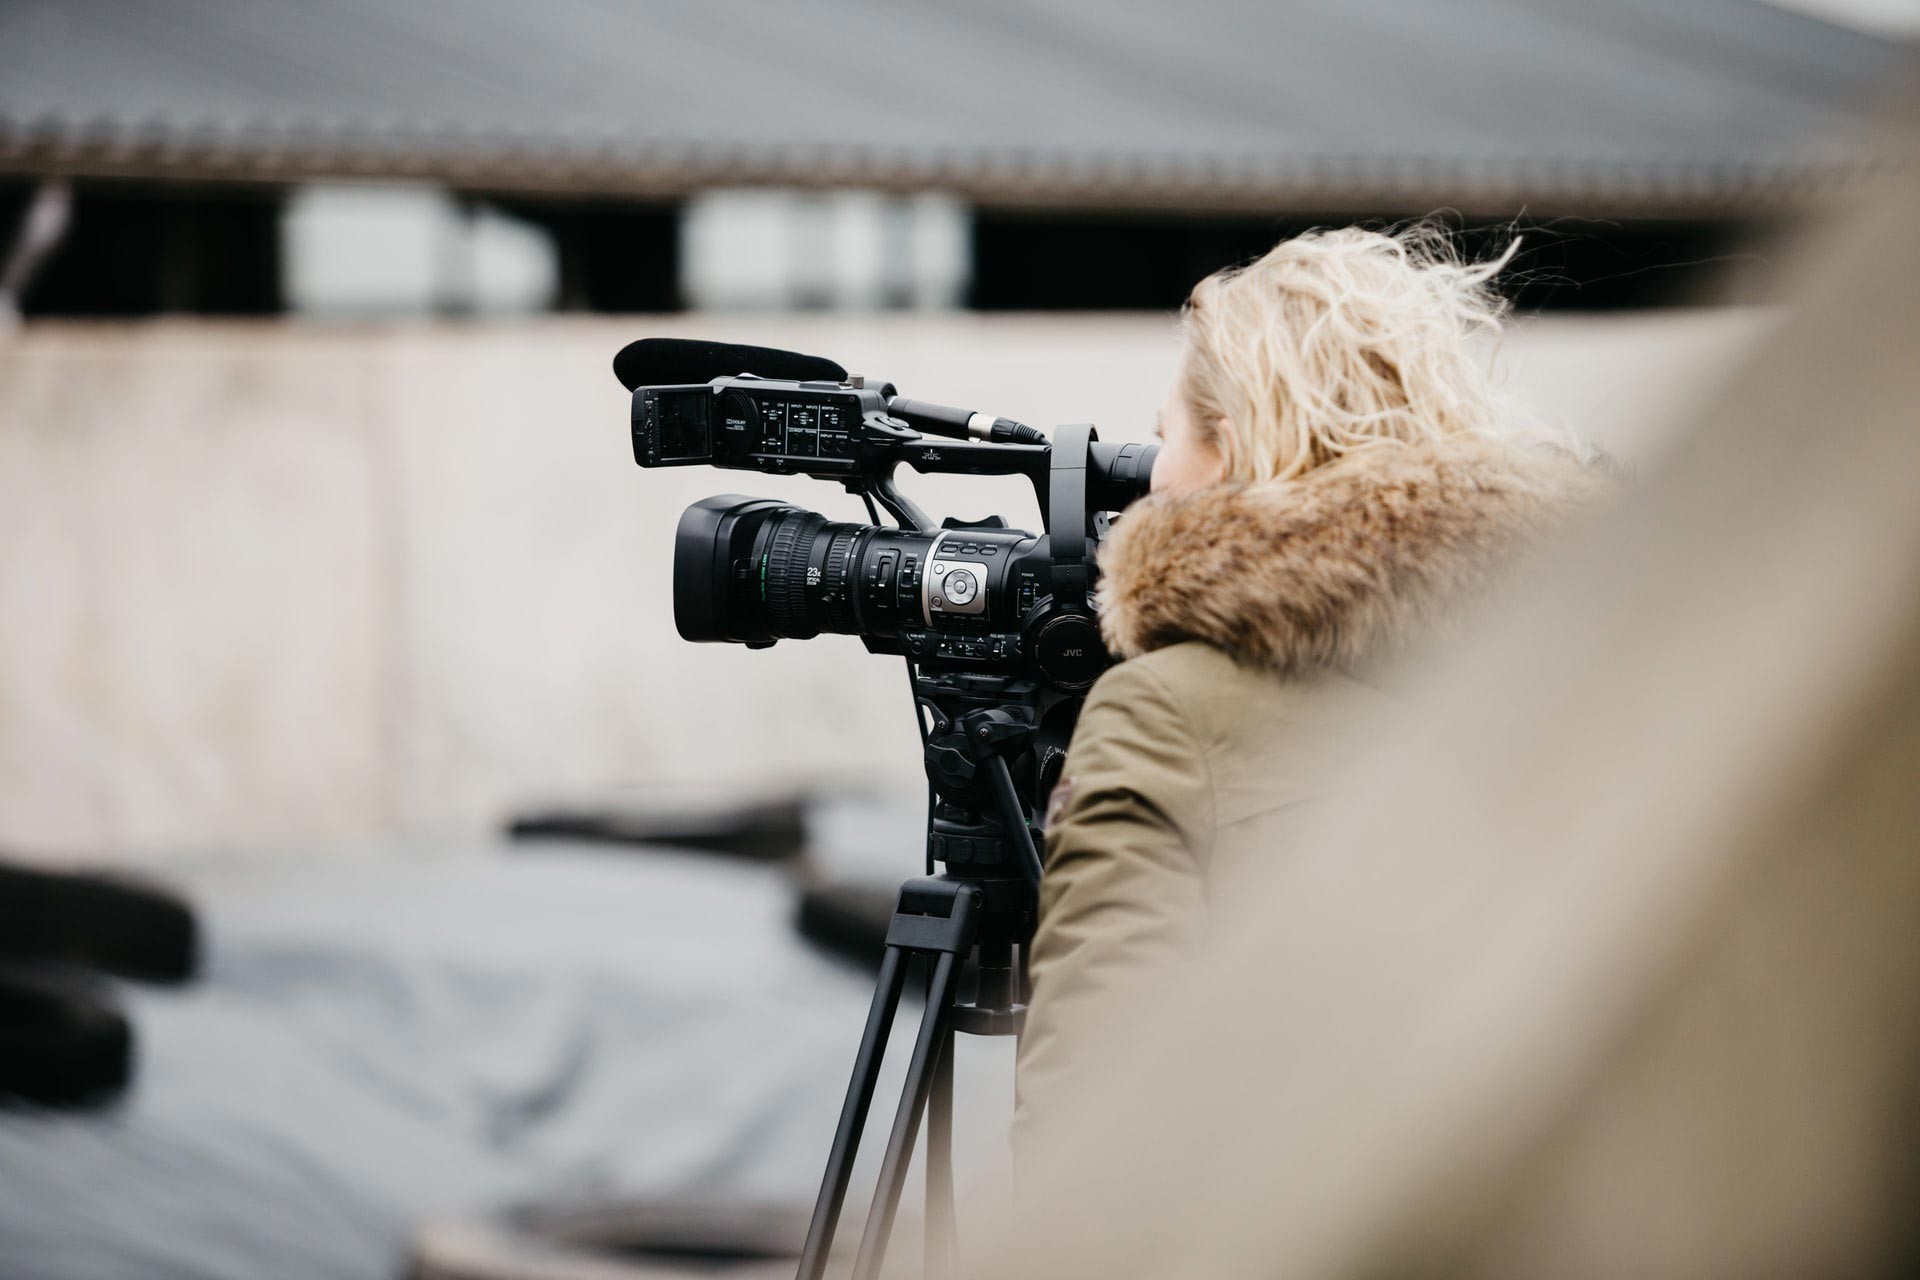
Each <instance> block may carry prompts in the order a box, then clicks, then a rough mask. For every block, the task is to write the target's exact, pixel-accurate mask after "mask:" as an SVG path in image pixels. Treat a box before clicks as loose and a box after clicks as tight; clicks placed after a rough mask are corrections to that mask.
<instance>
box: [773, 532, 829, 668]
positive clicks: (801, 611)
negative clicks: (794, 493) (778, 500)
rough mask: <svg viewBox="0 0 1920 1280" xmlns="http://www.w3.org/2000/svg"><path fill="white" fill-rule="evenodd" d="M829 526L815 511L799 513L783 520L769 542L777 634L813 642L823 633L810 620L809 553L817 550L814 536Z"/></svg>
mask: <svg viewBox="0 0 1920 1280" xmlns="http://www.w3.org/2000/svg"><path fill="white" fill-rule="evenodd" d="M826 523H827V521H826V519H825V517H823V516H817V515H815V514H813V513H812V512H811V511H803V512H796V513H795V514H793V515H791V516H788V517H786V518H785V519H783V520H781V521H780V523H779V524H778V525H777V526H776V527H775V528H774V530H773V536H772V538H771V539H770V540H769V541H768V544H767V561H766V565H765V569H764V571H765V574H766V578H765V581H766V600H767V621H768V622H769V623H770V624H772V629H773V632H774V634H776V635H781V636H786V637H787V638H789V639H792V640H809V639H812V638H813V637H814V636H817V635H819V634H820V628H818V627H815V626H810V625H809V624H808V619H807V553H808V552H809V551H811V550H812V549H813V537H814V534H815V533H816V532H818V531H819V529H820V528H821V527H822V526H823V525H825V524H826Z"/></svg>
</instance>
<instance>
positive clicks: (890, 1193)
mask: <svg viewBox="0 0 1920 1280" xmlns="http://www.w3.org/2000/svg"><path fill="white" fill-rule="evenodd" d="M959 963H960V962H959V959H958V957H956V956H955V955H954V954H953V953H952V952H951V951H943V952H941V953H940V957H939V959H937V960H935V961H934V964H933V980H932V981H931V982H929V983H928V984H927V1012H926V1016H925V1017H924V1018H923V1019H922V1021H921V1023H920V1034H919V1035H918V1036H917V1037H915V1038H914V1042H913V1057H912V1059H911V1060H910V1061H909V1062H908V1064H907V1079H906V1082H905V1084H904V1085H903V1086H902V1088H901V1093H900V1109H899V1111H897V1112H895V1113H894V1117H893V1133H892V1134H891V1136H889V1137H888V1139H887V1155H886V1159H885V1160H884V1161H882V1162H881V1165H880V1185H879V1187H878V1188H876V1189H875V1191H874V1193H873V1208H872V1210H871V1211H870V1212H869V1213H868V1214H867V1229H866V1231H865V1233H864V1234H862V1235H861V1237H860V1256H859V1257H858V1259H856V1260H855V1262H854V1264H853V1275H854V1280H877V1278H878V1276H879V1274H880V1259H881V1258H882V1257H883V1256H884V1255H885V1254H886V1252H887V1238H888V1237H889V1236H891V1235H892V1234H893V1215H894V1214H895V1213H896V1212H897V1211H898V1210H899V1208H900V1191H901V1189H902V1188H903V1187H904V1186H905V1185H906V1181H907V1164H908V1162H909V1161H911V1160H912V1159H913V1136H914V1130H915V1129H916V1128H918V1127H919V1124H920V1113H921V1112H922V1111H923V1110H925V1109H926V1105H927V1094H928V1092H929V1090H931V1089H932V1087H933V1076H934V1071H933V1068H934V1065H935V1063H934V1059H935V1057H936V1056H937V1055H936V1051H937V1050H938V1049H939V1048H940V1046H941V1045H942V1044H943V1043H944V1042H945V1040H946V1038H947V1035H948V1027H949V1026H950V1025H951V1021H952V1015H953V979H954V970H955V969H956V968H957V967H958V965H959ZM938 1056H944V1055H938ZM801 1274H802V1275H805V1274H806V1273H805V1272H804V1271H802V1273H801Z"/></svg>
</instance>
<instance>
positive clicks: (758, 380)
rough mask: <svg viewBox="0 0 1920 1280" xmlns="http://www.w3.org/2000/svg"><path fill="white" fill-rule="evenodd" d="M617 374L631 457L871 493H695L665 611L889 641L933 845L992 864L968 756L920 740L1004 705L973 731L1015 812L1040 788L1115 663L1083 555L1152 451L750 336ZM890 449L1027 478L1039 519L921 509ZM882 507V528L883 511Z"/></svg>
mask: <svg viewBox="0 0 1920 1280" xmlns="http://www.w3.org/2000/svg"><path fill="white" fill-rule="evenodd" d="M614 372H615V374H616V375H617V376H618V377H619V378H620V381H621V383H622V384H623V385H625V386H626V387H627V389H628V390H629V391H631V392H632V394H633V401H632V417H631V424H632V433H633V458H634V461H635V462H637V463H638V464H640V465H641V466H643V467H671V466H692V465H708V466H715V467H722V468H727V469H732V470H741V471H759V472H763V473H765V474H768V475H796V474H801V475H810V476H813V477H816V478H818V479H821V480H832V481H837V482H839V483H840V484H841V485H842V486H844V487H845V488H846V490H847V491H848V492H850V493H855V494H858V495H860V496H861V497H862V498H863V499H864V500H866V502H867V509H868V514H869V515H870V517H872V519H873V523H871V524H851V523H842V522H837V521H830V520H828V519H826V518H825V517H824V516H821V515H818V514H816V513H814V512H812V511H808V510H806V509H804V508H801V507H797V506H794V505H792V504H790V503H785V502H779V501H775V500H772V499H766V498H751V497H746V496H743V495H740V494H723V495H719V496H716V497H711V498H706V499H704V500H702V501H700V502H696V503H695V504H693V506H691V507H689V508H688V509H687V511H686V513H685V514H684V515H683V516H682V517H681V518H680V525H679V529H678V532H677V533H676V535H675V541H674V572H673V606H674V621H675V624H676V625H677V627H678V628H679V631H680V634H681V636H682V637H684V638H685V639H688V640H694V641H731V642H735V643H739V644H744V645H747V646H748V647H750V648H764V647H766V646H768V645H771V644H773V643H774V642H775V641H777V640H781V639H806V638H810V637H813V636H816V635H819V634H820V633H822V632H833V633H837V634H842V635H857V636H859V637H860V638H861V641H862V643H864V644H865V645H866V647H867V649H868V650H869V651H870V652H873V653H885V654H899V655H904V656H905V657H906V658H907V660H908V662H909V664H910V670H911V671H912V673H913V680H914V686H915V697H916V700H917V701H918V702H919V704H920V705H921V707H922V708H923V709H924V710H925V711H927V712H928V713H930V714H931V715H932V716H933V717H934V724H933V726H931V728H929V726H928V725H927V724H926V722H925V721H924V720H923V721H922V725H921V727H922V731H923V737H925V738H926V739H927V746H928V771H929V779H930V781H931V782H932V785H933V787H934V790H935V793H936V808H937V807H938V801H940V800H945V801H948V802H950V803H951V807H953V808H954V809H955V810H956V812H955V813H954V814H953V815H952V817H953V822H951V823H949V824H948V825H947V827H945V828H943V827H942V826H941V824H940V823H939V822H935V823H934V824H933V830H932V831H931V832H930V845H929V849H930V860H931V859H938V860H940V861H943V862H947V863H948V864H949V865H950V866H952V865H953V864H955V863H956V862H959V863H961V864H966V863H970V862H974V861H976V860H980V861H987V862H992V861H997V860H998V858H997V857H996V856H995V852H994V851H992V850H989V849H987V848H985V847H984V846H982V847H978V848H976V841H975V839H974V836H975V835H976V833H977V832H978V830H979V828H980V825H981V822H980V816H979V811H980V810H981V808H983V807H990V805H991V798H990V797H989V796H988V795H987V794H986V792H985V790H984V788H983V786H982V784H981V779H979V778H978V777H976V776H975V774H976V773H977V770H974V769H968V768H963V767H962V765H963V764H964V763H966V762H964V761H961V760H957V759H955V760H950V759H947V758H946V757H945V756H942V755H940V753H938V752H936V750H935V742H936V740H938V739H939V738H940V737H941V736H942V734H943V731H944V730H946V729H950V728H951V727H952V726H953V725H954V724H956V723H957V722H958V721H959V720H960V719H961V718H962V717H964V716H965V715H967V714H969V713H971V712H974V711H978V710H982V709H993V710H996V711H999V712H1001V713H1002V720H1003V721H1004V723H1000V722H997V723H999V727H998V728H994V729H991V730H990V733H989V735H988V736H989V737H991V738H992V739H993V741H992V742H991V743H990V744H989V745H992V746H994V747H995V748H996V749H997V754H999V755H1000V756H1001V757H1002V758H1011V759H1012V760H1013V761H1014V764H1015V765H1016V766H1017V767H1016V769H1015V770H1014V774H1015V780H1016V786H1015V791H1016V793H1018V794H1019V795H1020V797H1021V800H1022V808H1023V810H1025V811H1027V812H1028V813H1029V814H1030V812H1031V809H1032V806H1033V798H1034V797H1035V796H1036V795H1045V794H1046V792H1047V790H1048V789H1050V787H1051V785H1052V781H1053V775H1054V774H1055V773H1057V771H1058V766H1059V761H1060V757H1061V756H1062V755H1063V754H1064V752H1065V748H1066V742H1067V738H1068V737H1069V736H1070V735H1071V732H1072V724H1073V720H1074V718H1076V717H1077V715H1078V712H1079V706H1080V701H1081V695H1082V694H1083V693H1084V692H1085V691H1086V689H1087V688H1088V687H1089V686H1091V685H1092V684H1093V682H1094V680H1095V679H1097V678H1098V677H1099V675H1100V673H1101V672H1102V671H1103V670H1105V669H1106V667H1107V666H1108V665H1110V663H1111V661H1112V659H1111V658H1110V657H1109V655H1108V654H1107V651H1106V648H1105V646H1104V645H1103V644H1102V642H1101V639H1100V630H1099V625H1098V621H1097V619H1096V617H1095V613H1094V608H1093V604H1092V591H1093V586H1094V582H1095V574H1096V569H1095V553H1096V552H1097V550H1098V547H1099V543H1100V541H1101V540H1102V539H1103V538H1104V537H1105V534H1106V529H1107V518H1108V513H1109V512H1114V511H1118V510H1120V509H1121V508H1123V507H1125V506H1126V505H1127V504H1128V503H1130V502H1132V501H1133V500H1134V499H1135V498H1138V497H1140V496H1142V495H1143V494H1145V493H1146V492H1147V489H1148V486H1149V483H1150V480H1151V477H1152V473H1153V463H1154V459H1155V457H1156V455H1157V454H1158V452H1159V449H1158V446H1155V445H1138V444H1127V445H1111V444H1103V443H1102V442H1100V440H1099V439H1098V438H1097V436H1096V433H1095V431H1094V429H1093V428H1092V427H1091V426H1065V427H1060V428H1058V429H1057V430H1056V431H1055V432H1054V435H1053V438H1052V439H1051V440H1049V439H1048V438H1047V437H1046V436H1044V435H1042V434H1041V433H1040V432H1038V431H1035V430H1034V429H1033V428H1031V427H1028V426H1024V425H1022V424H1021V423H1018V422H1013V421H1010V420H1008V419H1005V418H995V417H990V416H988V415H985V414H980V413H973V412H970V411H968V410H963V409H952V408H948V407H945V406H942V405H933V404H925V403H921V402H918V401H914V400H909V399H906V398H904V397H902V396H900V395H898V394H897V393H896V391H895V389H894V387H893V386H892V385H891V384H887V383H878V384H876V383H872V382H870V381H868V380H866V379H864V378H858V377H853V376H850V375H849V374H848V373H847V371H846V370H845V369H843V368H842V367H841V366H840V365H838V364H836V363H834V362H833V361H831V360H825V359H821V358H819V357H816V356H805V355H799V354H797V353H794V352H787V351H777V350H772V349H769V348H762V347H746V346H733V345H729V344H721V343H706V342H691V341H685V340H678V339H668V338H647V339H642V340H641V341H639V342H635V343H633V344H631V345H629V346H628V347H627V348H626V349H625V350H623V351H622V352H621V353H620V354H619V356H618V357H616V359H615V361H614ZM903 463H904V464H905V465H907V466H909V467H911V468H913V469H914V470H916V471H920V472H923V473H930V472H945V473H949V474H959V475H1020V476H1024V477H1026V478H1027V480H1028V482H1029V483H1030V484H1031V485H1032V486H1033V492H1034V496H1035V499H1036V500H1037V501H1038V503H1039V507H1040V512H1041V517H1042V521H1043V524H1044V527H1045V532H1044V533H1043V534H1033V533H1029V532H1026V531H1024V530H1021V529H1014V528H1009V527H1008V525H1007V522H1006V521H1005V520H1004V519H1002V518H1000V517H998V516H993V517H989V518H987V519H985V520H978V521H959V520H954V519H951V518H949V519H946V520H944V521H942V522H941V523H940V524H938V525H935V524H934V523H933V522H932V521H931V520H930V519H929V518H928V517H927V515H926V514H925V513H924V512H923V511H921V509H920V508H919V507H918V506H916V505H915V504H914V503H913V502H912V501H910V500H909V499H908V498H907V497H905V495H903V494H902V493H901V492H900V490H899V488H898V486H897V484H896V481H895V472H896V470H897V469H898V468H899V466H900V465H901V464H903ZM876 502H877V503H878V504H879V506H880V507H884V508H885V509H886V510H887V511H888V512H889V513H890V514H891V515H892V516H893V518H894V520H895V522H896V524H897V527H892V528H889V527H885V526H882V525H881V524H880V523H879V513H878V511H877V510H876V509H875V507H874V503H876ZM973 741H975V742H977V741H981V739H979V737H978V735H976V737H975V739H974V740H973ZM1014 748H1018V750H1017V751H1016V750H1014ZM979 749H980V748H979V747H978V746H974V745H971V743H970V744H969V746H968V748H967V750H968V751H969V752H971V753H977V752H978V750H979ZM937 757H938V758H937ZM972 763H973V764H974V765H978V764H979V763H980V762H979V761H977V760H975V761H972ZM963 775H964V776H963ZM982 801H986V802H987V804H986V805H985V806H983V804H982V803H980V802H982ZM1023 825H1024V824H1023ZM955 854H958V855H960V856H958V857H955V856H954V855H955ZM976 855H977V856H976ZM1036 862H1037V859H1036ZM1032 870H1033V871H1034V872H1036V873H1037V866H1036V867H1034V868H1033V869H1032Z"/></svg>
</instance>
